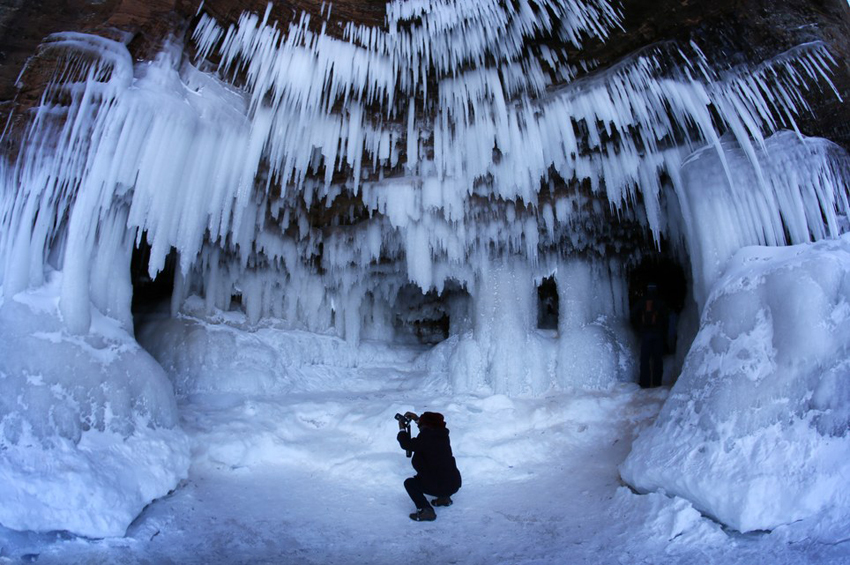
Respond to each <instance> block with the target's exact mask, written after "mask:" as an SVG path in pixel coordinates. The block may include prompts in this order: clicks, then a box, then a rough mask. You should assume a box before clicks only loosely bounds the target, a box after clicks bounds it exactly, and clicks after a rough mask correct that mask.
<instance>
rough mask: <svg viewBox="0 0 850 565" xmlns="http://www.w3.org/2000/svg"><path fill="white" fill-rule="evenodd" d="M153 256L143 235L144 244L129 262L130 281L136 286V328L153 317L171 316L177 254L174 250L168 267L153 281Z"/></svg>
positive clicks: (134, 290)
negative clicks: (167, 314)
mask: <svg viewBox="0 0 850 565" xmlns="http://www.w3.org/2000/svg"><path fill="white" fill-rule="evenodd" d="M150 256H151V246H150V244H149V243H148V239H147V232H143V233H142V237H141V241H140V242H139V243H138V244H137V245H136V247H135V248H134V249H133V256H132V259H131V260H130V280H131V281H132V284H133V301H132V303H131V306H130V310H131V312H132V314H133V322H134V324H135V325H136V326H137V327H138V325H139V324H140V323H142V322H143V321H144V319H145V318H146V317H148V316H150V315H151V314H155V313H161V312H163V311H165V312H168V311H169V308H170V301H171V295H172V294H173V292H174V274H175V272H176V269H177V250H176V249H174V248H173V247H172V248H171V251H170V252H169V254H168V256H167V257H166V258H165V265H164V266H163V268H162V270H161V271H160V272H159V273H157V275H156V277H155V278H151V276H150V274H149V272H148V265H149V263H150Z"/></svg>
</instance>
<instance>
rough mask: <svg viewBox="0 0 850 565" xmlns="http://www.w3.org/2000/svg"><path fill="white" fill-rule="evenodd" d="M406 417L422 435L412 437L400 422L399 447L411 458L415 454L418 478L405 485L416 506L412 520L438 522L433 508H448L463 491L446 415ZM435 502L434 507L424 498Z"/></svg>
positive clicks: (427, 413) (433, 414)
mask: <svg viewBox="0 0 850 565" xmlns="http://www.w3.org/2000/svg"><path fill="white" fill-rule="evenodd" d="M405 417H407V418H409V419H411V420H413V421H415V422H416V424H417V426H419V434H418V435H417V436H416V437H410V432H409V431H408V428H407V427H406V426H405V425H404V423H403V422H402V421H399V428H401V431H400V432H398V443H399V445H401V448H402V449H404V450H406V451H407V452H408V454H410V453H412V454H413V459H412V460H411V463H413V469H414V470H415V471H416V475H415V476H413V477H411V478H409V479H407V480H406V481H404V488H405V490H407V494H409V495H410V498H411V500H413V503H414V504H415V505H416V512H414V513H413V514H411V515H410V519H411V520H416V521H418V522H424V521H431V520H435V519H436V518H437V514H436V512H434V508H433V507H432V506H431V504H433V505H434V506H449V505H451V503H452V498H451V496H452V495H453V494H454V493H456V492H457V491H458V490H460V486H461V478H460V471H458V469H457V464H456V463H455V458H454V455H452V445H451V442H450V441H449V430H448V429H447V428H446V422H445V420H444V419H443V415H442V414H439V413H437V412H423V414H422V415H421V416H419V417H417V416H416V414H414V413H412V412H407V413H406V414H405ZM426 494H428V495H431V496H434V497H436V498H434V499H433V500H432V501H431V503H430V504H429V503H428V499H426V498H425V495H426Z"/></svg>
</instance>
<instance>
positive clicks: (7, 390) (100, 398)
mask: <svg viewBox="0 0 850 565" xmlns="http://www.w3.org/2000/svg"><path fill="white" fill-rule="evenodd" d="M60 285H61V275H60V274H59V273H55V272H54V273H51V274H50V276H49V277H48V281H47V284H46V285H44V286H43V287H41V288H39V289H36V290H33V291H27V292H22V293H19V294H18V295H16V296H15V297H14V298H9V299H5V300H0V335H2V336H3V339H2V343H0V387H2V389H3V394H2V395H0V416H2V417H0V452H1V453H2V454H3V456H2V457H0V498H2V500H3V504H2V505H0V524H3V526H5V527H7V528H12V529H17V530H34V531H42V532H48V531H54V530H67V531H70V532H73V533H75V534H78V535H83V536H87V537H93V538H101V537H105V536H121V535H124V532H125V530H126V529H127V527H128V526H129V525H130V523H131V522H132V521H133V519H134V518H135V517H136V516H137V515H138V514H139V512H141V510H142V509H143V508H144V507H145V506H146V505H147V504H149V503H150V502H151V501H152V500H154V499H156V498H159V497H161V496H164V495H165V494H167V493H168V491H170V490H171V489H173V488H175V487H176V486H177V484H178V482H179V481H180V480H181V479H183V478H185V477H186V475H187V472H188V469H189V440H188V438H187V437H186V436H185V435H184V433H183V431H182V430H181V429H180V428H179V426H178V415H177V403H176V402H175V399H174V392H173V389H172V385H171V383H170V382H169V379H168V377H167V375H166V374H165V371H163V369H162V367H161V366H160V365H159V364H158V363H157V362H156V361H154V359H153V358H152V357H151V356H150V355H149V354H148V353H147V352H146V351H145V350H143V349H142V348H141V347H140V346H139V345H138V344H137V343H136V342H135V340H134V339H133V337H132V336H131V335H130V334H128V333H127V332H126V331H125V330H123V329H121V327H120V326H119V323H118V322H117V321H116V320H113V319H111V318H107V317H105V316H103V315H102V314H100V312H98V311H97V310H96V309H93V311H92V327H91V331H90V332H89V333H88V334H87V335H85V336H76V335H72V334H69V333H68V331H67V329H66V328H64V326H63V323H62V320H61V317H60V315H59V308H58V301H59V287H60Z"/></svg>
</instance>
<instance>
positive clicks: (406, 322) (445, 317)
mask: <svg viewBox="0 0 850 565" xmlns="http://www.w3.org/2000/svg"><path fill="white" fill-rule="evenodd" d="M469 301H470V297H469V293H468V292H467V290H466V288H465V287H464V286H463V285H461V284H458V283H456V282H454V281H449V282H448V283H447V284H446V287H445V288H444V289H443V291H442V292H437V291H436V290H430V291H428V292H426V293H424V294H423V292H422V290H421V289H420V288H419V287H418V286H416V285H414V284H408V285H405V286H404V287H402V288H401V290H399V292H398V295H397V297H396V300H395V304H394V305H393V328H394V331H395V334H396V339H399V340H401V341H411V342H415V343H419V344H422V345H436V344H438V343H440V342H442V341H444V340H446V339H448V337H449V335H451V334H452V333H453V328H456V327H458V325H459V324H460V325H462V323H461V322H462V320H461V319H462V318H465V317H467V316H468V310H469Z"/></svg>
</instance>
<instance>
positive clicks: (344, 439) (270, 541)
mask: <svg viewBox="0 0 850 565" xmlns="http://www.w3.org/2000/svg"><path fill="white" fill-rule="evenodd" d="M423 379H424V378H423V377H422V376H421V375H419V374H417V373H414V372H410V371H405V370H404V368H403V367H383V368H371V369H361V370H352V371H351V377H350V380H348V381H347V382H346V386H345V387H344V390H339V391H318V392H309V393H298V394H290V395H287V396H281V397H275V398H269V397H264V398H253V397H246V396H237V395H233V394H230V395H217V396H216V395H206V396H197V397H192V398H187V399H184V400H183V402H182V405H181V408H182V414H183V425H184V427H185V429H186V430H187V432H188V433H189V434H190V435H191V437H192V438H193V441H194V446H195V447H194V453H193V456H194V462H193V465H192V468H191V471H190V476H189V478H188V480H187V481H186V482H185V484H183V485H182V486H181V487H180V488H179V489H177V490H176V491H175V492H174V493H172V494H171V495H170V496H169V497H167V498H165V499H162V500H159V501H156V502H155V503H153V504H152V505H150V506H149V507H148V508H147V509H146V510H145V512H144V513H143V514H142V515H141V516H140V517H139V518H138V519H137V520H136V522H135V523H134V524H133V525H132V526H131V527H130V529H129V530H128V532H127V536H126V537H125V538H121V539H104V540H89V539H81V538H75V537H72V536H69V535H67V534H62V533H53V534H22V533H15V532H11V531H9V530H3V529H0V546H2V550H0V562H5V563H19V562H37V563H45V564H69V563H126V564H139V565H141V564H157V565H158V564H169V563H175V564H177V563H180V564H184V563H199V564H200V563H204V564H225V563H227V564H230V563H236V564H239V563H245V564H248V563H250V564H257V563H269V564H271V563H284V564H288V563H298V564H301V563H303V564H335V563H340V564H347V565H348V564H358V563H380V564H383V563H386V564H398V563H405V564H419V563H422V564H426V563H428V564H437V563H464V564H466V563H469V564H488V565H491V564H502V563H503V564H517V565H518V564H565V563H566V564H572V563H593V564H607V563H628V564H633V563H653V564H655V563H676V564H688V563H694V564H697V563H699V564H701V565H705V564H730V563H742V564H744V563H745V564H772V565H774V564H792V563H794V564H799V563H848V562H850V543H845V544H840V545H837V546H822V545H815V544H808V543H805V542H799V541H798V542H793V543H792V542H790V541H788V539H787V537H784V536H782V535H781V533H779V532H774V533H772V534H769V533H763V534H756V535H748V536H741V535H738V534H734V533H728V532H726V531H724V530H723V529H721V528H720V526H718V525H717V524H716V523H715V522H713V521H711V520H709V519H707V518H704V517H702V516H700V515H699V514H698V513H697V512H696V511H695V510H694V509H693V508H692V507H691V506H690V505H689V504H688V503H687V502H685V501H684V500H681V499H670V498H668V497H665V496H663V495H659V494H653V495H646V496H640V495H637V494H634V493H633V492H632V491H630V490H628V489H627V488H625V487H623V486H622V483H621V482H620V480H619V476H618V472H617V465H618V464H619V463H620V462H621V461H622V460H623V459H624V457H625V456H626V454H627V452H628V449H629V445H630V444H631V441H632V440H633V438H634V436H635V434H637V433H638V432H639V431H640V429H642V428H643V427H644V426H647V425H649V424H650V423H651V421H652V419H653V418H654V417H655V415H656V414H657V412H658V409H659V408H660V406H661V403H662V402H663V401H664V399H665V397H666V394H667V391H666V389H658V390H654V391H641V390H639V389H638V388H637V387H636V386H633V385H622V386H620V387H618V388H617V389H615V390H614V391H612V392H610V393H605V394H591V393H578V394H565V393H559V394H557V395H550V396H546V397H545V398H539V399H521V400H517V399H508V398H505V397H498V396H497V397H489V398H479V397H472V396H470V397H447V396H446V395H445V394H444V393H440V392H438V391H439V390H440V387H438V386H434V383H428V382H425V381H424V380H423ZM426 409H427V410H439V411H441V412H443V413H444V414H445V415H446V418H447V421H448V423H449V426H450V428H451V429H452V441H453V446H454V450H455V454H456V456H457V459H458V465H459V467H460V469H461V471H462V473H463V475H464V487H463V489H462V490H461V491H460V492H459V493H458V494H457V495H456V496H455V504H454V506H452V507H450V508H445V509H438V519H437V521H435V522H433V523H426V524H423V523H415V522H412V521H410V520H409V519H408V518H407V514H408V513H409V512H411V511H412V510H413V507H412V505H411V503H410V500H409V499H408V498H407V495H406V494H405V492H404V489H403V487H402V481H403V480H404V479H405V478H406V477H407V476H409V475H410V474H411V473H410V464H409V460H408V459H406V458H405V456H404V452H403V451H401V450H400V449H399V448H398V446H397V444H396V443H395V434H396V431H397V426H396V422H395V421H394V420H393V414H394V413H395V412H403V411H405V410H414V411H417V412H421V411H423V410H426Z"/></svg>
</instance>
